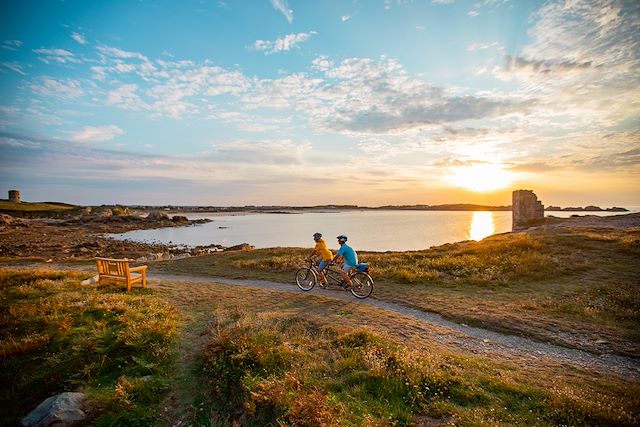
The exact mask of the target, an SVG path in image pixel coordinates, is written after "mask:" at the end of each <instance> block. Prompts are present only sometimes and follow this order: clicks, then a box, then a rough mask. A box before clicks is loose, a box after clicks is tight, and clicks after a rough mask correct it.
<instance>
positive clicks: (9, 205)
mask: <svg viewBox="0 0 640 427" xmlns="http://www.w3.org/2000/svg"><path fill="white" fill-rule="evenodd" d="M77 208H78V206H75V205H69V204H66V203H50V202H44V203H30V202H20V203H15V202H10V201H8V200H0V211H4V212H9V211H16V212H37V211H43V212H63V211H68V210H72V209H77Z"/></svg>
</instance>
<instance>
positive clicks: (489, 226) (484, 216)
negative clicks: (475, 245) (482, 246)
mask: <svg viewBox="0 0 640 427" xmlns="http://www.w3.org/2000/svg"><path fill="white" fill-rule="evenodd" d="M495 231H496V224H495V222H494V221H493V212H474V213H473V217H471V223H470V224H469V240H482V239H484V238H485V237H487V236H491V235H492V234H494V233H495Z"/></svg>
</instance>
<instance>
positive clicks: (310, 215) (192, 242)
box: [109, 208, 640, 252]
mask: <svg viewBox="0 0 640 427" xmlns="http://www.w3.org/2000/svg"><path fill="white" fill-rule="evenodd" d="M632 212H640V208H630V212H628V213H632ZM586 214H590V215H591V214H597V215H601V216H609V215H620V213H616V212H547V213H546V215H547V216H550V215H552V216H556V217H570V216H571V215H586ZM181 215H184V214H181ZM186 216H187V217H188V218H189V219H203V218H207V219H211V220H212V222H209V223H206V224H201V225H195V226H188V227H170V228H161V229H155V230H136V231H130V232H127V233H123V234H112V235H109V236H110V237H113V238H115V239H121V240H131V241H136V242H148V243H162V244H168V245H173V246H176V247H194V246H207V245H212V244H217V245H221V246H225V247H229V246H234V245H239V244H242V243H248V244H250V245H253V246H255V247H256V248H272V247H302V248H311V247H313V246H314V241H313V237H312V236H313V234H314V233H316V232H319V233H322V235H323V237H324V239H325V241H326V242H327V244H328V245H329V247H330V248H336V247H337V246H338V245H337V242H336V236H338V235H340V234H345V235H347V236H348V237H349V241H348V243H349V244H350V245H351V246H352V247H353V248H354V249H356V250H363V251H376V252H386V251H412V250H421V249H427V248H429V247H431V246H438V245H442V244H444V243H454V242H459V241H464V240H482V239H484V238H485V237H487V236H491V235H493V234H499V233H505V232H509V231H511V212H510V211H477V212H471V211H404V210H345V211H329V212H304V213H246V214H245V213H242V214H220V213H193V214H186Z"/></svg>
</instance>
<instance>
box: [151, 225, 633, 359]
mask: <svg viewBox="0 0 640 427" xmlns="http://www.w3.org/2000/svg"><path fill="white" fill-rule="evenodd" d="M559 230H560V231H558V230H552V231H540V232H537V233H508V234H502V235H496V236H492V237H489V238H487V239H484V240H482V241H480V242H473V241H470V242H462V243H456V244H447V245H443V246H438V247H434V248H431V249H428V250H424V251H413V252H385V253H378V252H370V253H369V252H360V253H359V255H360V259H361V260H362V261H365V262H368V263H370V265H371V274H372V276H373V277H374V278H375V280H376V287H375V290H374V294H373V297H375V298H377V299H381V300H385V301H392V302H399V303H402V304H404V305H408V306H412V307H415V308H418V309H421V310H426V311H433V312H438V313H440V314H442V315H444V316H445V317H449V318H452V319H454V320H457V321H459V322H465V323H467V324H473V325H481V326H484V327H488V328H492V329H497V330H502V331H511V332H516V333H526V334H528V335H532V336H534V337H538V338H540V339H544V340H551V341H555V342H559V343H562V344H564V345H570V346H571V345H578V343H580V346H585V345H586V346H587V349H589V348H590V347H589V346H593V349H595V342H596V341H599V340H600V341H607V342H608V343H610V345H611V347H612V349H613V350H614V351H615V352H618V353H620V354H627V355H633V356H636V357H640V344H639V343H640V331H639V330H638V328H637V327H636V325H637V324H638V323H640V308H639V307H640V292H639V291H638V289H639V287H640V279H639V278H640V230H639V229H630V230H626V231H614V230H610V229H602V228H599V229H590V228H574V229H566V228H565V229H559ZM308 253H309V250H303V249H289V248H275V249H264V250H256V251H250V252H225V253H220V254H214V255H210V256H205V257H197V258H191V259H186V260H180V261H176V262H170V263H163V264H159V265H157V266H156V267H154V268H156V269H159V270H163V271H168V272H172V273H176V272H177V273H185V274H200V275H211V276H225V277H232V278H248V279H265V280H276V281H281V282H288V283H292V281H293V279H292V277H293V272H294V271H295V270H296V269H297V268H298V267H299V266H301V265H302V264H303V258H304V257H305V256H306V255H308ZM555 332H562V334H559V333H555ZM560 335H561V336H560ZM585 337H587V338H586V339H585Z"/></svg>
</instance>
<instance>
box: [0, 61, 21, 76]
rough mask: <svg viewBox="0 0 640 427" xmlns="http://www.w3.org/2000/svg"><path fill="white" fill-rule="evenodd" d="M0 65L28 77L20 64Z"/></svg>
mask: <svg viewBox="0 0 640 427" xmlns="http://www.w3.org/2000/svg"><path fill="white" fill-rule="evenodd" d="M0 65H2V66H3V67H6V68H8V69H10V70H12V71H15V72H16V73H18V74H22V75H23V76H26V75H27V73H25V72H24V70H23V69H22V65H20V64H18V63H17V62H0Z"/></svg>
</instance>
